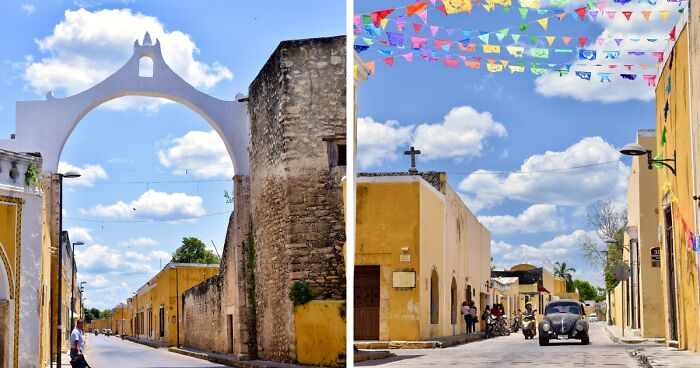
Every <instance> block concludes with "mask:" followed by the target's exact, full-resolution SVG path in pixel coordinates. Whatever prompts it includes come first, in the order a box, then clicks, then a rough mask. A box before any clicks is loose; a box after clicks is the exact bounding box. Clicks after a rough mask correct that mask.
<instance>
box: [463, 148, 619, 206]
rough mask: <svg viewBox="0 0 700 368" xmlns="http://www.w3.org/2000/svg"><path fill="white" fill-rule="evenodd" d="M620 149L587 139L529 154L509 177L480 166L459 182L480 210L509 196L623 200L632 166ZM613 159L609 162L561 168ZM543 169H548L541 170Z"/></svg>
mask: <svg viewBox="0 0 700 368" xmlns="http://www.w3.org/2000/svg"><path fill="white" fill-rule="evenodd" d="M620 156H621V154H620V152H619V151H618V150H617V149H616V148H615V147H613V146H612V145H611V144H610V143H608V142H606V141H605V140H603V139H602V138H600V137H587V138H583V139H582V140H581V141H579V142H577V143H575V144H573V145H572V146H570V147H568V148H566V149H565V150H564V151H547V152H545V153H543V154H537V155H533V156H530V157H529V158H528V159H526V160H525V161H524V162H523V163H522V164H521V166H520V168H519V172H513V173H510V174H507V175H500V174H493V173H490V172H489V171H487V170H477V171H476V172H473V173H471V174H469V175H468V176H467V177H466V178H464V179H463V180H462V181H461V182H460V184H459V190H461V191H462V192H463V193H464V196H463V198H464V199H465V201H466V202H467V205H468V206H469V208H471V209H472V210H473V211H479V210H481V209H484V208H490V207H493V206H495V205H498V204H500V203H502V202H503V201H505V200H506V199H511V200H512V199H514V200H519V201H524V202H529V203H540V204H554V205H565V206H577V205H579V206H580V205H581V204H585V203H589V202H591V201H593V200H597V199H606V198H621V197H623V196H624V194H625V193H626V190H627V180H628V175H629V167H627V166H626V165H625V164H624V163H623V162H621V161H618V162H613V161H617V160H619V159H620ZM605 162H612V163H609V164H605V165H599V166H590V167H582V168H579V169H574V170H563V171H559V170H561V169H565V168H570V167H576V166H585V165H591V164H597V163H605ZM543 171H544V172H543Z"/></svg>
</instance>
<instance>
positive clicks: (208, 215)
mask: <svg viewBox="0 0 700 368" xmlns="http://www.w3.org/2000/svg"><path fill="white" fill-rule="evenodd" d="M224 214H231V211H223V212H216V213H209V214H206V215H201V216H190V217H180V218H173V219H150V220H98V219H89V218H80V217H68V216H64V217H63V218H64V219H68V220H73V221H84V222H97V223H146V222H172V221H184V220H193V219H198V218H203V217H211V216H219V215H224Z"/></svg>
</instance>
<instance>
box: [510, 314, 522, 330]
mask: <svg viewBox="0 0 700 368" xmlns="http://www.w3.org/2000/svg"><path fill="white" fill-rule="evenodd" d="M521 322H522V321H521V320H520V317H519V316H518V315H514V316H513V323H511V324H510V332H513V333H516V332H518V331H520V324H521Z"/></svg>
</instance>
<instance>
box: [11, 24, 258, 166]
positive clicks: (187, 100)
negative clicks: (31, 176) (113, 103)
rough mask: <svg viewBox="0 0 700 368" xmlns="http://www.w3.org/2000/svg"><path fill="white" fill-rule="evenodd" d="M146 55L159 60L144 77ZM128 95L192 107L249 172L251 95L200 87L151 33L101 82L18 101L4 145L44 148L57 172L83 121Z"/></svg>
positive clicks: (235, 161)
mask: <svg viewBox="0 0 700 368" xmlns="http://www.w3.org/2000/svg"><path fill="white" fill-rule="evenodd" d="M142 57H149V58H150V59H151V60H153V76H152V77H140V76H139V64H140V60H141V58H142ZM124 96H147V97H161V98H165V99H168V100H171V101H175V102H179V103H181V104H183V105H185V106H187V107H189V108H190V109H192V110H193V111H195V112H196V113H198V114H199V115H201V116H202V117H203V118H204V119H205V120H206V121H207V122H209V124H210V125H211V126H212V127H213V128H214V130H215V131H216V132H217V133H219V136H220V137H221V139H222V140H223V141H224V144H225V145H226V149H227V150H228V153H229V155H230V157H231V161H232V162H233V169H234V172H235V173H236V175H245V176H247V175H248V170H249V163H248V144H249V134H250V120H249V118H248V112H247V99H246V98H244V97H245V96H242V95H240V94H239V95H237V96H236V100H234V101H224V100H220V99H217V98H215V97H212V96H210V95H208V94H205V93H203V92H201V91H199V90H197V89H196V88H194V87H193V86H192V85H190V84H189V83H187V82H186V81H185V80H184V79H182V78H181V77H180V76H179V75H177V74H176V73H175V72H174V71H173V70H172V69H171V68H170V67H169V66H168V65H167V64H166V63H165V61H164V60H163V55H162V53H161V50H160V41H158V40H157V39H156V42H155V44H152V42H151V37H150V35H149V34H148V33H146V35H145V36H144V39H143V43H142V44H139V42H138V40H136V41H135V42H134V53H133V54H132V55H131V58H130V59H129V61H127V62H126V64H124V66H122V67H121V68H120V69H119V70H117V71H116V72H115V73H114V74H112V75H111V76H109V77H107V79H105V80H103V81H102V82H100V83H98V84H96V85H95V86H93V87H91V88H89V89H87V90H85V91H83V92H80V93H78V94H76V95H73V96H69V97H65V98H55V97H54V96H53V95H52V93H51V92H49V93H48V94H47V96H46V99H45V100H34V101H17V106H16V114H17V115H16V127H15V129H16V133H15V136H14V138H13V139H0V148H3V149H7V150H11V151H16V152H40V153H41V155H42V158H43V171H45V172H56V171H57V170H58V160H59V158H60V156H61V152H62V151H63V146H64V145H65V143H66V141H67V140H68V137H69V136H70V134H71V133H72V132H73V129H75V127H76V126H77V125H78V123H79V122H80V120H82V118H83V117H84V116H85V115H86V114H87V113H88V112H90V111H91V110H92V109H94V108H95V107H97V106H99V105H101V104H103V103H105V102H107V101H110V100H113V99H115V98H119V97H124Z"/></svg>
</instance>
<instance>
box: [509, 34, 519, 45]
mask: <svg viewBox="0 0 700 368" xmlns="http://www.w3.org/2000/svg"><path fill="white" fill-rule="evenodd" d="M510 37H512V38H513V42H515V43H518V40H519V39H520V35H519V34H511V35H510Z"/></svg>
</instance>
